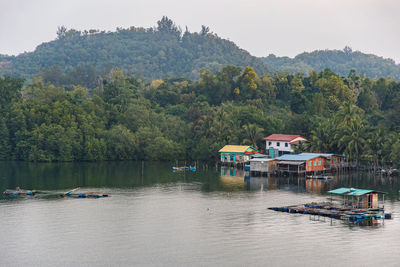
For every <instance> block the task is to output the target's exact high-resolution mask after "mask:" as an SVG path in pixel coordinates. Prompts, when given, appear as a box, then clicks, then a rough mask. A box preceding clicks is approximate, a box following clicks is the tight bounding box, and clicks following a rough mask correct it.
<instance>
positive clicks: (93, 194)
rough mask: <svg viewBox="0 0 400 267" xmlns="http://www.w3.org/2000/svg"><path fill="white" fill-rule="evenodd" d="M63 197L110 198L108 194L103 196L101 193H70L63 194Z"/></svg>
mask: <svg viewBox="0 0 400 267" xmlns="http://www.w3.org/2000/svg"><path fill="white" fill-rule="evenodd" d="M61 196H63V197H69V198H103V197H109V195H108V194H101V193H94V192H85V193H70V194H63V195H61Z"/></svg>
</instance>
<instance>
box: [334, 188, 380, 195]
mask: <svg viewBox="0 0 400 267" xmlns="http://www.w3.org/2000/svg"><path fill="white" fill-rule="evenodd" d="M328 193H330V194H338V195H348V196H362V195H365V194H369V193H381V194H386V193H385V192H380V191H376V190H370V189H358V188H346V187H341V188H338V189H334V190H331V191H328Z"/></svg>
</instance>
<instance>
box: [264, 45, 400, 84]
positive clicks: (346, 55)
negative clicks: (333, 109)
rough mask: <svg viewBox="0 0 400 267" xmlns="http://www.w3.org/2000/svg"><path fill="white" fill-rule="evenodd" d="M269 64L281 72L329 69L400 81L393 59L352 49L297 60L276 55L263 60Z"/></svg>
mask: <svg viewBox="0 0 400 267" xmlns="http://www.w3.org/2000/svg"><path fill="white" fill-rule="evenodd" d="M262 60H263V61H264V63H265V64H267V65H269V66H271V67H272V68H274V69H275V70H277V71H283V72H290V73H292V74H294V73H296V72H304V73H308V72H310V71H312V70H317V71H322V70H324V69H326V68H329V69H330V70H332V71H333V72H335V73H337V74H338V75H342V76H347V74H348V73H349V71H350V70H352V69H354V70H357V72H358V73H359V74H360V75H361V76H366V77H369V78H380V77H388V76H390V77H392V78H394V79H396V80H400V65H399V64H396V63H395V62H394V61H393V60H392V59H384V58H382V57H378V56H375V55H371V54H364V53H361V52H359V51H352V49H351V48H350V47H347V46H346V47H345V48H344V49H343V50H318V51H313V52H311V53H307V52H304V53H301V54H299V55H297V56H296V57H294V58H289V57H277V56H275V55H273V54H271V55H269V56H268V57H264V58H262Z"/></svg>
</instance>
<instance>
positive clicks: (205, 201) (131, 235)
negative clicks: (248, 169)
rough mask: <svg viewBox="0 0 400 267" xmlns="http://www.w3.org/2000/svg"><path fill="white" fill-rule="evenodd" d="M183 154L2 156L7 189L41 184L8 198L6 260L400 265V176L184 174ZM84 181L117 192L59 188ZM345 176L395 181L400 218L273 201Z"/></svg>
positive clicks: (2, 216)
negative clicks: (62, 158) (294, 210)
mask: <svg viewBox="0 0 400 267" xmlns="http://www.w3.org/2000/svg"><path fill="white" fill-rule="evenodd" d="M173 165H174V164H172V163H171V164H170V163H147V162H146V163H145V164H144V165H143V166H142V163H140V162H139V163H138V162H122V163H113V162H106V163H62V164H61V163H60V164H55V163H53V164H32V163H21V162H0V190H1V191H4V190H5V189H6V188H15V187H16V186H20V187H21V188H25V189H36V190H39V191H41V193H40V194H38V195H37V196H34V197H6V196H3V195H2V196H1V197H0V241H1V242H0V265H1V266H23V265H31V266H73V265H74V266H94V265H96V266H188V265H191V266H321V265H323V266H337V265H344V266H377V265H382V266H399V265H400V254H399V251H400V234H399V232H400V202H399V200H398V197H399V195H398V191H399V189H400V183H399V181H398V179H397V178H385V177H375V176H372V175H368V174H359V175H357V174H352V175H343V176H341V177H336V178H334V179H332V180H330V181H328V182H323V181H307V180H305V179H304V178H301V179H298V178H285V177H281V178H276V177H269V178H266V177H263V178H256V177H250V178H249V177H245V176H244V173H243V172H241V171H236V170H234V169H229V168H223V169H222V170H221V169H218V170H217V169H216V168H215V166H210V167H208V168H207V169H206V168H205V167H204V168H203V167H200V168H198V170H197V171H196V172H185V173H183V172H182V173H174V172H172V171H171V167H172V166H173ZM78 186H80V187H81V188H82V190H85V191H86V190H88V191H93V190H94V191H98V192H105V193H110V194H111V197H110V198H104V199H64V198H61V197H59V196H58V195H59V194H60V193H62V192H65V191H67V190H68V189H71V188H75V187H78ZM342 186H347V187H357V188H371V189H376V190H381V191H385V192H388V194H387V195H386V202H385V208H386V210H388V211H392V212H394V219H392V220H385V221H384V222H380V223H378V224H376V225H373V226H358V225H354V224H348V223H344V222H343V221H340V220H331V219H328V218H326V219H325V220H324V219H322V220H319V221H318V220H313V218H312V217H310V216H309V215H300V214H288V213H281V212H275V211H271V210H268V209H267V208H268V207H273V206H283V205H291V204H303V203H307V202H311V201H323V200H325V199H326V198H327V197H328V196H327V195H326V194H325V192H326V191H327V190H330V189H334V188H337V187H342ZM397 215H399V216H397Z"/></svg>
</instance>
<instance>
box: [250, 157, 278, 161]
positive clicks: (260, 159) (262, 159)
mask: <svg viewBox="0 0 400 267" xmlns="http://www.w3.org/2000/svg"><path fill="white" fill-rule="evenodd" d="M272 160H275V159H267V158H257V159H251V160H250V161H253V162H254V161H263V162H268V161H272Z"/></svg>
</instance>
